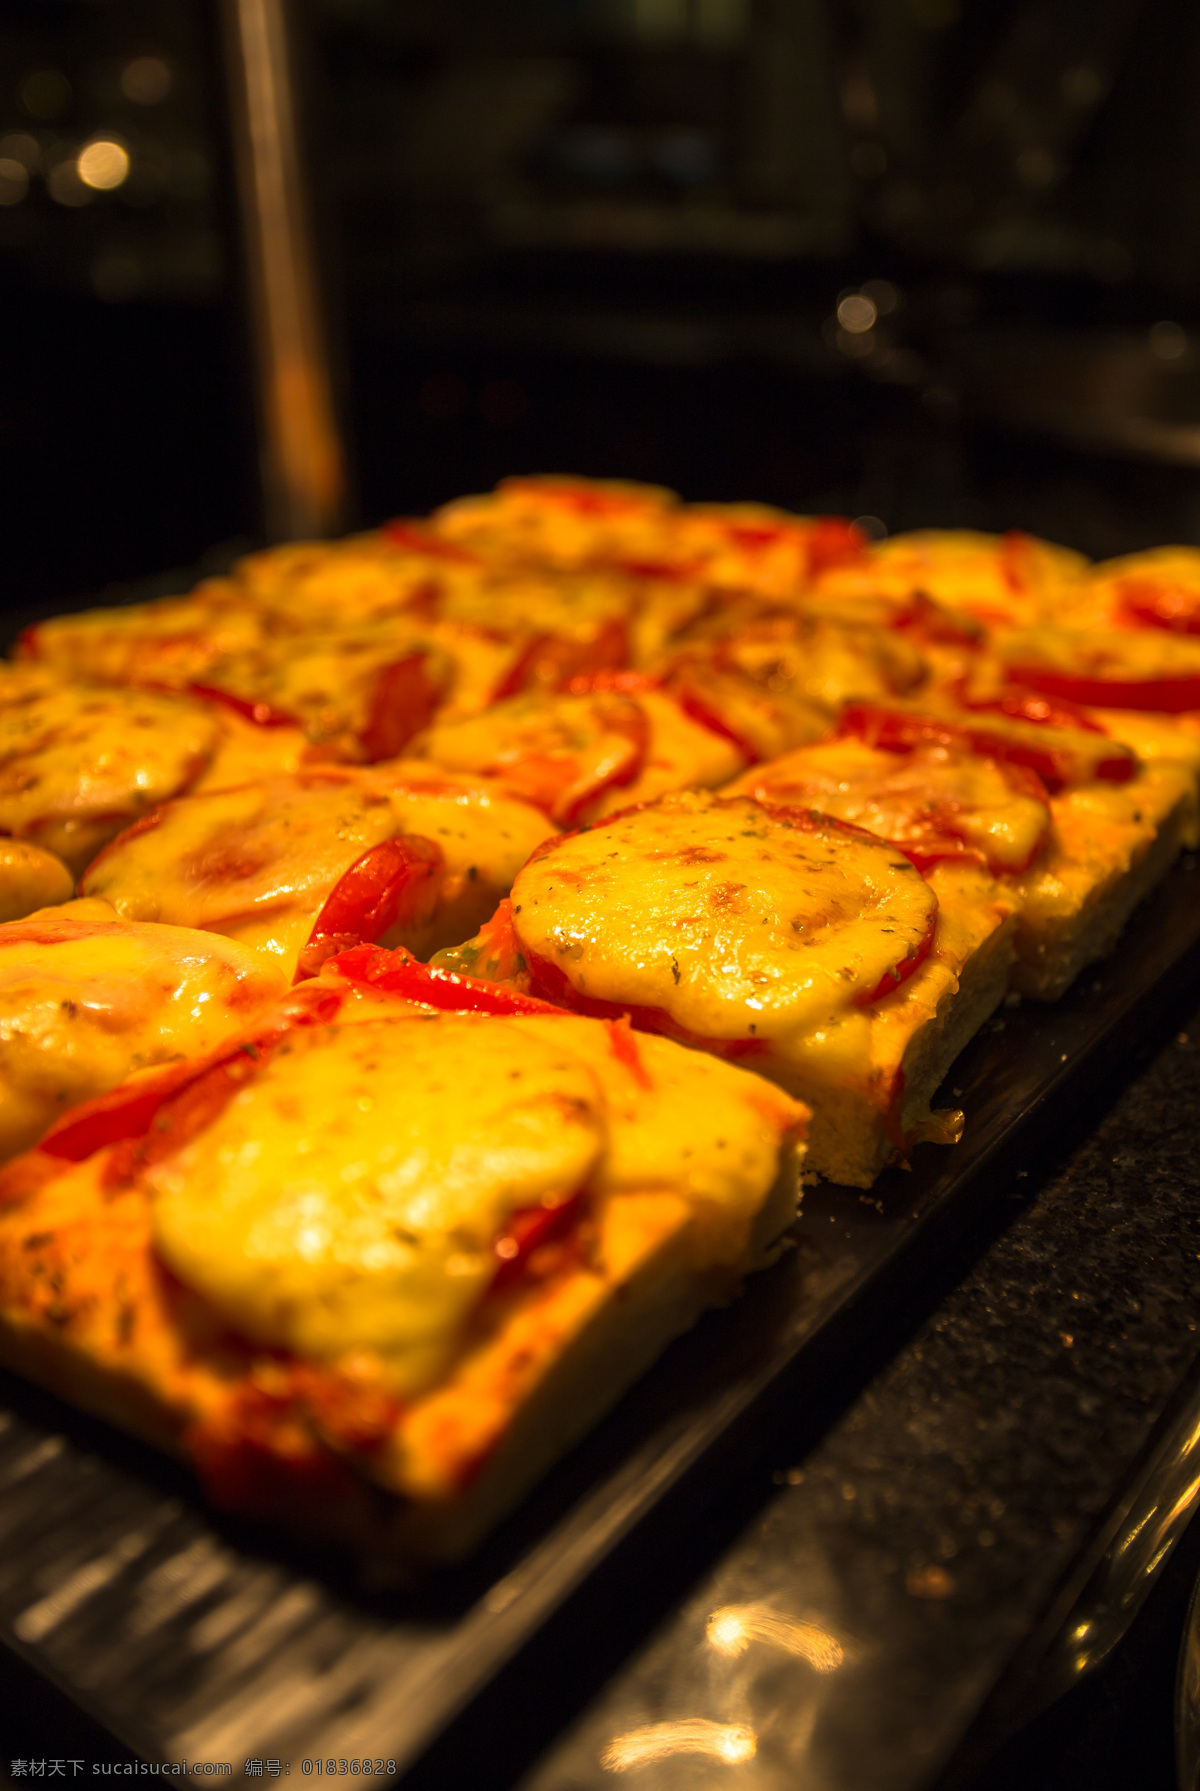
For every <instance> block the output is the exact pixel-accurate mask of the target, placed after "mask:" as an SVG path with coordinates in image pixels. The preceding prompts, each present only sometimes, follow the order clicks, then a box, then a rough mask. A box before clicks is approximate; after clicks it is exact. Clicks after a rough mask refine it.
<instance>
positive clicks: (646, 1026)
mask: <svg viewBox="0 0 1200 1791" xmlns="http://www.w3.org/2000/svg"><path fill="white" fill-rule="evenodd" d="M525 959H526V962H527V964H528V967H529V980H530V986H531V988H533V989H536V990H538V991H539V992H540V993H541V995H542V996H543V997H544V1001H543V1002H540V1003H539V1004H538V1005H539V1008H540V1009H541V1011H543V1012H544V1011H545V1006H546V1004H549V1005H550V1006H551V1008H552V1010H553V1011H554V1012H556V1013H562V1012H564V1011H565V1012H567V1013H572V1014H583V1015H585V1016H586V1017H587V1018H588V1019H591V1020H608V1021H611V1022H613V1023H615V1024H616V1025H619V1024H620V1023H621V1021H622V1020H625V1021H628V1023H629V1024H630V1026H632V1027H633V1028H634V1029H635V1030H636V1031H637V1032H653V1033H657V1034H659V1035H660V1036H661V1037H663V1038H668V1039H675V1040H677V1042H678V1043H679V1044H681V1045H691V1046H693V1047H694V1048H695V1049H696V1050H699V1051H709V1052H712V1053H713V1055H714V1056H717V1057H732V1058H740V1057H761V1056H762V1054H763V1052H764V1051H767V1050H769V1048H770V1047H769V1044H768V1042H767V1040H766V1039H715V1038H705V1037H704V1036H703V1035H702V1034H701V1033H698V1032H689V1030H688V1028H687V1027H686V1026H681V1025H680V1024H679V1022H678V1021H677V1020H673V1019H672V1018H671V1016H670V1014H669V1013H668V1012H667V1011H666V1009H665V1008H661V1007H641V1006H639V1005H638V1004H637V1003H630V1002H625V1003H619V1002H615V1001H601V1000H598V999H597V998H596V997H595V996H591V995H581V994H580V993H579V990H578V989H576V988H575V986H574V984H573V983H571V982H570V981H569V980H568V978H567V976H566V975H565V973H564V972H563V971H561V970H560V969H559V967H558V965H557V964H552V963H551V962H550V960H549V959H548V958H542V957H539V956H538V955H537V953H536V952H531V951H528V950H526V952H525Z"/></svg>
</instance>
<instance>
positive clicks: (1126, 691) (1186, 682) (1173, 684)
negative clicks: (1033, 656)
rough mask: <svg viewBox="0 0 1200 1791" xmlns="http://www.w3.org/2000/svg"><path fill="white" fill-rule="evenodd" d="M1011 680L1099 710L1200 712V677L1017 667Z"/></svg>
mask: <svg viewBox="0 0 1200 1791" xmlns="http://www.w3.org/2000/svg"><path fill="white" fill-rule="evenodd" d="M1008 675H1009V677H1010V678H1011V679H1012V680H1013V682H1014V683H1016V684H1028V685H1032V687H1033V689H1034V690H1039V691H1041V692H1043V694H1044V695H1046V696H1051V697H1065V698H1066V700H1067V701H1068V702H1069V703H1091V704H1094V705H1095V707H1096V708H1097V709H1141V710H1144V711H1147V712H1149V713H1152V714H1157V715H1182V714H1183V713H1184V711H1185V710H1188V709H1200V676H1196V675H1192V676H1189V677H1182V678H1088V677H1085V676H1080V675H1077V674H1075V673H1074V672H1055V671H1051V670H1049V668H1048V667H1046V666H1040V665H1019V666H1018V665H1014V666H1012V667H1010V668H1009V674H1008Z"/></svg>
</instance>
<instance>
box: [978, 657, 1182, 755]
mask: <svg viewBox="0 0 1200 1791" xmlns="http://www.w3.org/2000/svg"><path fill="white" fill-rule="evenodd" d="M1008 675H1009V677H1010V678H1011V679H1012V680H1013V682H1014V683H1016V684H1029V685H1032V686H1033V688H1034V690H1039V691H1042V692H1043V693H1044V694H1045V695H1046V696H1051V697H1065V698H1066V699H1067V701H1068V702H1069V703H1091V704H1094V705H1095V707H1096V708H1098V709H1141V710H1143V711H1146V712H1149V713H1152V714H1156V715H1182V714H1183V713H1184V711H1185V710H1188V709H1200V676H1197V675H1195V674H1193V675H1192V676H1190V677H1183V678H1087V677H1082V676H1078V675H1076V674H1075V673H1073V672H1053V671H1049V670H1047V669H1046V668H1045V667H1044V666H1039V665H1021V666H1017V665H1014V666H1010V667H1009V672H1008ZM1103 775H1104V773H1103V772H1098V773H1097V776H1103ZM1129 775H1132V773H1130V774H1129ZM1113 781H1114V782H1117V781H1121V780H1118V779H1113Z"/></svg>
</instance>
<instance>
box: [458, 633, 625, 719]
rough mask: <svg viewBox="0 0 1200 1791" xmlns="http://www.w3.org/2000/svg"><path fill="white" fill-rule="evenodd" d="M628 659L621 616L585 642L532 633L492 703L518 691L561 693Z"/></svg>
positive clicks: (618, 665)
mask: <svg viewBox="0 0 1200 1791" xmlns="http://www.w3.org/2000/svg"><path fill="white" fill-rule="evenodd" d="M628 658H629V630H628V628H627V627H626V625H625V620H624V617H622V616H613V617H611V618H610V620H609V621H607V622H605V623H604V624H603V626H602V627H600V628H598V629H597V631H596V633H595V634H594V635H593V636H592V638H591V640H588V641H573V640H567V639H564V637H563V636H562V635H558V634H535V635H534V637H533V639H532V640H530V641H528V642H526V644H525V646H524V647H523V648H522V650H521V652H520V653H519V654H518V655H517V657H516V659H515V660H514V662H513V664H512V665H511V666H510V667H509V669H508V671H507V672H506V673H505V674H504V676H503V678H501V680H500V682H499V683H498V684H497V686H496V688H495V690H494V691H493V692H492V701H493V702H494V703H502V702H503V701H504V700H505V698H506V697H511V696H516V695H517V694H518V692H520V691H522V690H562V689H563V688H564V687H565V686H567V685H569V684H570V683H571V681H572V679H574V678H581V677H586V676H588V674H589V673H596V672H613V671H620V670H621V668H622V667H623V666H624V665H625V664H626V662H627V660H628Z"/></svg>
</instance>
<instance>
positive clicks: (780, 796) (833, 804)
mask: <svg viewBox="0 0 1200 1791" xmlns="http://www.w3.org/2000/svg"><path fill="white" fill-rule="evenodd" d="M740 787H741V789H742V790H743V791H744V793H746V794H748V795H751V796H753V797H754V799H755V801H757V802H761V803H763V804H764V805H766V806H770V805H778V804H780V803H784V802H787V803H793V804H794V803H804V804H811V805H812V807H813V808H815V809H817V810H819V811H821V812H823V813H826V814H831V815H834V816H836V817H837V818H838V819H839V820H841V821H845V822H850V823H854V824H857V825H858V826H860V827H865V828H866V829H867V831H868V832H871V833H874V834H876V835H878V837H879V838H880V839H886V840H887V841H889V843H890V844H891V845H893V846H894V847H895V848H896V850H897V851H898V852H902V853H903V854H904V855H905V857H906V858H908V859H909V860H910V862H911V863H913V864H914V865H916V867H917V869H918V870H919V871H922V872H924V871H927V870H930V869H931V868H932V867H933V866H934V865H936V864H943V863H946V862H948V861H953V862H957V863H960V864H976V865H980V866H982V867H985V868H986V869H987V870H989V871H990V872H991V873H992V874H993V875H994V876H1006V875H1007V876H1016V875H1020V873H1021V872H1023V871H1025V870H1028V868H1029V866H1030V865H1031V864H1032V863H1033V862H1034V860H1035V859H1036V858H1037V856H1038V854H1039V853H1040V851H1041V850H1042V848H1043V846H1044V845H1045V843H1046V839H1047V836H1048V834H1049V831H1050V825H1051V815H1050V807H1049V799H1048V797H1047V795H1046V790H1045V787H1044V786H1043V784H1042V782H1041V779H1040V778H1038V777H1037V776H1036V774H1035V773H1034V772H1032V771H1029V770H1027V769H1026V768H1025V767H1024V766H1022V765H1003V764H999V763H997V762H996V761H995V760H994V759H988V758H984V757H983V756H982V755H980V754H978V753H960V752H954V751H952V750H951V749H949V748H936V749H934V750H933V751H929V750H925V751H920V750H917V751H914V752H912V753H902V754H901V753H898V754H894V755H893V754H889V753H887V752H886V751H881V750H879V749H877V748H874V747H871V746H867V745H866V744H865V743H864V742H859V741H857V740H853V739H850V738H846V739H843V740H826V741H823V742H820V743H819V744H817V745H814V746H810V747H804V748H801V750H800V751H799V752H796V753H792V754H787V755H785V756H784V757H783V758H781V759H777V760H775V761H774V763H773V764H770V765H768V766H767V767H766V768H765V769H764V771H763V773H762V775H761V776H760V777H759V778H758V779H757V780H755V781H754V782H751V781H750V780H748V779H744V780H742V782H741V785H740Z"/></svg>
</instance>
